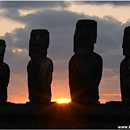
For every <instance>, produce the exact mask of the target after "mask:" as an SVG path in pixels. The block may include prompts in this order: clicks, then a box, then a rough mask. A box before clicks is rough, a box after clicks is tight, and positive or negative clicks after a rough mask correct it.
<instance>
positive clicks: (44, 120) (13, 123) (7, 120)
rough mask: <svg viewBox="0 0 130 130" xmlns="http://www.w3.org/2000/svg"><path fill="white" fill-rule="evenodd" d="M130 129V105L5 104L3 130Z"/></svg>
mask: <svg viewBox="0 0 130 130" xmlns="http://www.w3.org/2000/svg"><path fill="white" fill-rule="evenodd" d="M129 125H130V105H129V104H128V105H127V104H125V105H124V104H121V103H108V104H100V105H97V106H90V105H89V106H86V105H80V104H75V103H69V104H57V103H51V104H48V105H42V106H40V105H38V104H35V105H32V104H29V103H28V104H12V103H7V104H1V105H0V128H37V129H38V128H70V129H71V128H79V129H80V128H84V129H85V128H86V129H87V128H94V129H102V128H118V126H129Z"/></svg>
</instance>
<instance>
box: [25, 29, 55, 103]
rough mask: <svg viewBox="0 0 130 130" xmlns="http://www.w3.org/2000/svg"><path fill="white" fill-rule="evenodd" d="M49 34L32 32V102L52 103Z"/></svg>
mask: <svg viewBox="0 0 130 130" xmlns="http://www.w3.org/2000/svg"><path fill="white" fill-rule="evenodd" d="M48 46H49V33H48V31H47V30H33V31H32V32H31V38H30V45H29V56H30V57H31V60H30V61H29V63H28V66H27V71H28V87H29V100H30V102H44V103H45V102H50V101H51V81H52V72H53V63H52V60H51V59H49V58H48V57H47V56H46V55H47V48H48Z"/></svg>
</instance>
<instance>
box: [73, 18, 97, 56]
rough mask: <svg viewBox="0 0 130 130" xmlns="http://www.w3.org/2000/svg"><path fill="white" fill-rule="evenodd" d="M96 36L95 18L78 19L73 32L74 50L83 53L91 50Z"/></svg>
mask: <svg viewBox="0 0 130 130" xmlns="http://www.w3.org/2000/svg"><path fill="white" fill-rule="evenodd" d="M96 38H97V22H96V21H95V20H79V21H78V22H77V24H76V30H75V34H74V52H75V53H78V54H84V53H88V52H92V51H93V49H94V43H96Z"/></svg>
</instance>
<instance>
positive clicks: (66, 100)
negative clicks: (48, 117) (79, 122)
mask: <svg viewBox="0 0 130 130" xmlns="http://www.w3.org/2000/svg"><path fill="white" fill-rule="evenodd" d="M69 102H71V100H70V99H66V98H60V99H58V100H57V103H59V104H61V103H69Z"/></svg>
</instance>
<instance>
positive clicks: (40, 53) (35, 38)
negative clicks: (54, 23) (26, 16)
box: [29, 29, 49, 57]
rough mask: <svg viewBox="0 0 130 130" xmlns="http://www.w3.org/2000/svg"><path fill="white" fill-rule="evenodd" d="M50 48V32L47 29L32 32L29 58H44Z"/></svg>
mask: <svg viewBox="0 0 130 130" xmlns="http://www.w3.org/2000/svg"><path fill="white" fill-rule="evenodd" d="M48 47H49V32H48V31H47V30H46V29H35V30H32V31H31V35H30V41H29V56H30V57H44V56H46V54H47V48H48Z"/></svg>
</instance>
